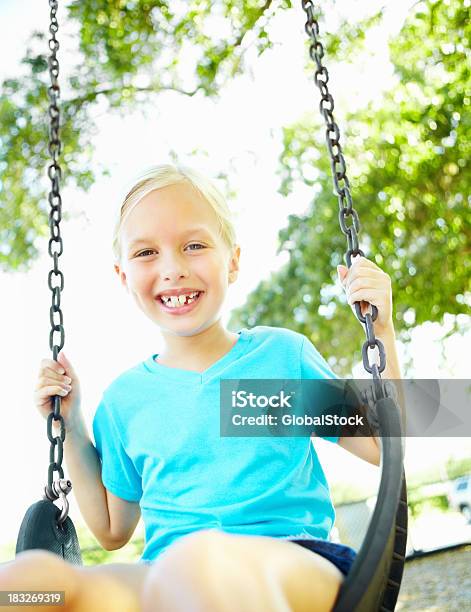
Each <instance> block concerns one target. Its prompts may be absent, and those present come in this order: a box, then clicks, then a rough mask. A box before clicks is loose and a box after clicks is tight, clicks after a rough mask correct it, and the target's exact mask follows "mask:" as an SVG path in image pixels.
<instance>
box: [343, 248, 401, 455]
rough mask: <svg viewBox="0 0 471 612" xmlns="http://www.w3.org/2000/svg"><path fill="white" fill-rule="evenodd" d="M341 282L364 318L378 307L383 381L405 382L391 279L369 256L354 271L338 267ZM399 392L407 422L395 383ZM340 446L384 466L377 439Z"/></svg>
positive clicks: (346, 441) (354, 440) (355, 440)
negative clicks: (394, 316)
mask: <svg viewBox="0 0 471 612" xmlns="http://www.w3.org/2000/svg"><path fill="white" fill-rule="evenodd" d="M337 271H338V275H339V278H340V282H341V283H342V285H343V288H344V289H345V292H346V294H347V298H348V302H349V304H350V305H351V307H352V310H353V311H354V312H355V308H354V303H355V302H360V303H361V312H362V315H365V313H366V312H367V311H368V308H367V304H366V303H365V302H369V303H370V304H373V305H374V306H376V307H377V308H378V316H377V318H376V321H375V322H374V323H373V327H374V332H375V337H376V338H378V340H380V341H381V342H382V343H383V345H384V350H385V353H386V367H385V369H384V371H383V373H382V378H383V379H386V380H393V379H394V380H400V379H402V374H401V369H400V366H399V358H398V355H397V348H396V334H395V331H394V324H393V321H392V292H391V279H390V277H389V275H388V274H386V273H385V272H383V271H382V270H381V269H380V268H379V267H378V266H377V265H376V264H375V263H373V262H372V261H369V260H368V259H366V258H365V257H360V258H359V259H358V260H357V261H355V262H354V263H353V264H352V266H351V267H350V269H348V268H347V267H346V266H338V268H337ZM395 388H396V390H397V393H398V402H399V408H400V410H401V418H402V420H403V423H404V394H403V390H402V385H401V384H400V383H399V384H398V383H396V384H395ZM339 445H340V446H341V447H342V448H344V449H345V450H348V451H349V452H350V453H353V454H354V455H356V456H357V457H360V459H364V460H365V461H368V462H369V463H372V464H374V465H380V457H381V452H380V441H379V438H377V437H375V436H370V437H361V438H360V437H358V438H354V437H347V436H345V437H341V438H340V439H339Z"/></svg>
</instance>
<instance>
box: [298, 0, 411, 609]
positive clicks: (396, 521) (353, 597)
mask: <svg viewBox="0 0 471 612" xmlns="http://www.w3.org/2000/svg"><path fill="white" fill-rule="evenodd" d="M302 7H303V9H304V11H305V13H306V16H307V21H306V24H305V30H306V33H307V35H308V36H309V38H310V47H309V55H310V57H311V59H312V60H313V61H315V63H316V66H317V70H316V72H315V74H314V81H315V83H316V85H317V87H318V88H319V90H320V92H321V102H320V111H321V114H322V116H323V117H324V120H325V123H326V141H327V147H328V149H329V154H330V159H331V168H332V176H333V182H334V190H335V193H336V195H337V196H338V201H339V207H340V210H339V223H340V228H341V230H342V232H343V233H344V234H345V235H346V237H347V243H348V250H347V251H346V254H345V259H346V263H347V267H348V268H350V267H351V265H352V261H351V259H352V256H353V257H354V256H357V255H361V256H363V257H364V253H363V251H362V250H361V249H360V248H359V244H358V232H359V231H360V222H359V218H358V214H357V212H356V210H355V209H354V208H353V203H352V196H351V193H350V183H349V181H348V178H347V175H346V164H345V159H344V156H343V153H342V148H341V146H340V142H339V138H340V130H339V127H338V125H337V123H336V122H335V120H334V116H333V110H334V99H333V98H332V95H331V94H330V93H329V89H328V87H327V83H328V81H329V74H328V72H327V68H326V67H325V66H324V65H323V64H322V58H323V57H324V48H323V46H322V43H321V42H320V41H319V39H318V35H319V24H318V21H317V19H316V18H315V16H314V5H313V2H312V0H302ZM350 216H352V217H353V220H352V221H353V223H352V225H351V226H347V225H346V218H347V217H350ZM369 306H371V309H372V312H371V313H370V312H366V313H365V315H364V316H363V315H362V314H361V305H360V303H359V302H355V313H356V316H357V318H358V320H359V321H360V322H361V323H362V324H364V325H365V332H366V336H367V340H366V341H365V343H364V344H363V347H362V357H363V366H364V368H365V370H366V371H367V372H368V373H369V374H372V377H373V381H374V385H373V392H372V397H370V398H369V402H368V404H369V407H370V409H371V411H372V412H373V415H374V419H375V420H376V421H377V427H378V430H379V436H380V439H381V481H380V485H379V491H378V496H377V502H376V506H375V509H374V512H373V516H372V518H371V520H370V524H369V526H368V530H367V532H366V535H365V538H364V540H363V543H362V546H361V548H360V550H359V551H358V554H357V556H356V558H355V561H354V563H353V565H352V567H351V569H350V572H349V573H348V575H347V577H346V579H345V581H344V582H343V584H342V587H341V588H340V591H339V594H338V597H337V600H336V603H335V606H334V612H377V611H378V612H389V611H393V610H394V608H395V606H396V602H397V597H398V595H399V589H400V586H401V580H402V573H403V569H404V561H405V551H406V543H407V490H406V481H405V475H404V465H403V450H402V428H401V418H400V412H399V408H398V406H397V404H396V403H395V401H394V397H393V393H391V390H390V388H389V387H388V384H387V383H384V382H383V381H382V380H381V372H383V371H384V369H385V367H386V353H385V350H384V346H383V344H382V342H381V341H380V340H379V339H377V338H375V335H374V329H373V321H375V320H376V318H377V316H378V309H377V308H376V306H374V305H371V304H370V305H369ZM376 346H377V347H378V350H379V357H380V363H379V366H378V365H377V364H376V363H374V364H373V365H371V364H370V363H369V358H368V349H369V348H372V349H374V348H375V347H376Z"/></svg>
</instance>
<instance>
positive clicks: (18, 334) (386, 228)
mask: <svg viewBox="0 0 471 612" xmlns="http://www.w3.org/2000/svg"><path fill="white" fill-rule="evenodd" d="M292 4H293V6H292ZM469 6H470V2H469V0H464V1H463V0H461V1H459V0H442V1H433V0H423V1H422V2H417V1H413V0H397V1H396V2H394V3H392V2H389V3H381V2H378V1H376V0H374V1H372V2H369V3H364V2H360V1H352V2H349V3H348V5H346V3H340V2H336V1H335V0H326V1H325V2H323V3H322V13H321V14H320V25H321V30H322V39H323V40H324V42H325V47H326V64H327V66H328V69H329V73H330V77H331V80H330V82H329V87H330V89H331V91H332V93H333V95H334V99H335V102H336V105H335V117H336V119H337V121H338V123H339V125H340V129H341V134H342V138H341V142H342V144H343V149H344V153H345V157H346V160H347V168H348V176H349V178H350V182H351V185H352V194H353V198H354V207H355V209H356V210H357V212H358V214H359V217H360V222H361V232H360V234H359V237H360V246H361V248H362V249H363V250H364V251H365V255H366V256H367V257H368V258H370V259H372V260H373V261H375V263H376V264H377V265H378V266H380V267H381V268H382V269H383V270H384V271H386V272H387V273H388V274H389V275H390V276H391V279H392V283H393V299H394V324H395V329H396V336H397V344H398V351H399V356H400V360H401V367H402V373H403V376H404V377H407V378H436V379H440V380H446V379H471V366H470V364H469V359H468V358H467V357H468V355H469V346H470V341H471V316H470V304H471V286H470V266H471V263H470V262H471V257H470V252H471V242H470V235H471V232H470V228H471V223H470V222H471V212H470V205H469V204H470V202H469V196H468V194H469V182H470V173H469V147H470V145H469V133H471V126H470V115H469V106H470V99H471V91H470V78H469V66H470V63H469V49H468V43H469V40H470V34H471V33H470V26H469ZM58 20H59V25H60V29H59V33H58V38H59V40H60V44H61V47H60V51H59V62H60V76H59V84H60V87H61V121H62V124H61V137H62V139H63V150H62V155H61V160H60V164H61V167H62V171H63V181H62V184H61V193H62V201H63V205H62V206H63V220H62V223H61V234H62V236H63V239H64V252H63V254H62V256H61V257H60V267H61V269H62V270H63V272H64V275H65V289H64V291H63V294H62V300H61V307H62V310H63V312H64V326H65V337H66V341H65V346H64V352H65V353H66V355H67V356H68V357H69V359H70V360H71V361H72V363H73V364H74V365H75V368H76V370H77V372H78V374H79V376H80V381H81V387H82V394H83V411H84V414H85V418H86V420H87V422H88V423H89V424H91V420H92V418H93V414H94V411H95V409H96V407H97V405H98V402H99V399H100V396H101V393H102V391H103V390H104V388H105V387H106V386H107V385H108V384H109V383H110V382H111V381H112V380H113V379H114V378H115V377H116V376H117V375H118V374H120V373H121V372H122V371H124V370H125V369H127V368H129V367H131V366H133V365H135V364H136V363H138V362H139V361H141V360H143V359H145V358H147V357H148V356H150V354H151V353H156V352H159V350H160V347H161V346H162V340H161V337H160V335H159V332H158V330H157V329H155V328H154V326H153V325H152V323H151V322H150V321H148V320H147V319H145V318H144V317H143V315H142V313H141V312H140V311H138V310H137V309H136V308H135V306H134V303H132V302H131V300H130V298H128V296H127V294H126V293H125V292H123V290H122V288H121V287H120V285H119V283H118V280H117V277H116V278H115V273H114V270H113V258H112V252H111V236H112V226H113V221H114V215H115V214H116V212H117V209H118V208H119V206H120V205H121V198H122V196H123V195H124V194H125V190H126V188H127V187H128V186H129V185H130V184H131V182H132V179H133V178H134V177H135V176H136V174H138V173H140V172H141V171H142V170H143V169H145V168H148V167H149V166H151V165H153V164H157V163H164V162H171V161H175V162H180V163H185V164H188V165H190V166H194V167H196V168H197V169H199V170H200V171H202V172H204V173H206V174H207V175H208V176H210V177H211V178H213V179H214V180H215V181H216V183H217V184H218V186H219V187H220V188H221V189H222V191H223V192H224V193H225V194H226V196H227V199H228V203H229V206H230V208H231V210H232V211H233V214H234V219H235V224H236V228H237V232H238V237H239V243H240V245H241V249H242V255H241V273H240V276H239V280H238V281H237V283H236V284H235V285H231V287H230V290H229V297H228V300H227V304H226V309H225V312H224V322H225V323H226V324H227V325H228V327H229V328H230V329H233V330H236V329H239V328H240V327H252V326H255V325H275V326H281V327H287V328H290V329H293V330H295V331H299V332H301V333H303V334H305V335H306V336H308V337H309V338H310V339H311V341H312V342H313V343H314V344H315V345H316V347H317V348H318V350H319V351H320V352H321V354H322V355H323V356H324V357H325V359H327V361H328V362H329V364H330V366H331V367H332V369H333V370H334V371H335V372H336V373H337V374H338V375H339V376H345V377H351V376H353V377H358V378H361V377H368V375H366V373H365V372H364V370H363V366H362V362H361V346H362V344H363V341H364V331H363V328H362V326H361V325H360V324H359V322H358V321H357V320H356V319H355V317H354V316H353V314H352V311H351V309H350V307H349V306H348V305H347V304H346V301H345V297H344V294H343V290H342V289H341V288H340V286H339V284H338V281H337V273H336V265H337V264H339V263H345V262H344V261H343V256H344V253H345V250H346V239H345V237H344V235H343V234H342V232H341V231H340V228H339V225H338V220H337V216H338V215H337V211H338V204H337V198H336V196H335V195H334V194H333V188H332V179H331V176H330V162H329V159H328V157H327V148H326V145H325V141H324V132H325V129H324V127H323V123H322V121H321V119H322V117H321V116H320V114H319V110H318V106H319V92H318V90H317V88H316V87H315V85H314V82H313V73H314V69H313V63H312V61H311V60H310V59H309V56H308V44H307V41H306V38H307V37H306V34H305V31H304V22H305V14H304V12H303V11H302V9H301V6H300V4H299V5H298V3H291V2H289V1H288V0H279V1H278V2H265V3H264V4H263V5H262V3H257V2H253V1H248V0H232V1H229V0H219V1H218V2H196V1H195V2H193V1H188V2H183V1H177V2H172V3H171V4H170V3H166V2H156V1H154V0H113V1H109V0H107V1H105V0H93V1H92V0H81V1H80V2H79V1H78V0H77V1H74V2H70V1H69V2H62V3H61V4H60V10H59V13H58ZM0 22H1V23H2V25H3V28H2V31H3V33H2V39H1V41H0V49H1V57H2V62H1V65H0V82H1V90H0V290H1V296H2V299H1V300H0V320H1V321H2V331H1V338H2V346H3V350H2V351H0V371H1V372H2V381H3V393H4V401H3V409H2V411H1V413H0V464H1V466H2V468H1V470H2V484H3V491H4V494H3V496H2V499H3V500H4V502H3V504H2V511H1V516H2V521H1V524H0V561H6V560H8V559H11V558H13V556H14V550H15V542H16V534H17V532H18V529H19V526H20V523H21V520H22V517H23V515H24V513H25V511H26V509H27V507H28V506H29V505H30V504H31V503H33V502H35V501H37V500H38V499H39V498H40V497H41V495H42V491H43V487H44V484H45V483H46V479H47V466H48V456H49V442H48V440H47V436H46V423H45V421H43V420H42V419H41V417H40V416H39V414H37V413H36V411H35V409H34V406H33V402H32V395H33V388H34V386H35V384H36V376H37V371H38V368H39V363H40V361H41V359H43V358H45V357H51V352H50V350H49V329H50V323H49V308H50V304H51V292H50V290H49V289H48V286H47V275H48V272H49V270H50V269H51V258H50V257H49V255H48V253H47V244H48V239H49V226H48V213H49V210H48V201H47V193H48V190H49V185H50V182H49V179H48V177H47V174H46V169H47V165H48V163H49V159H48V152H47V138H48V117H47V108H48V97H47V86H48V85H49V74H48V70H47V62H46V59H45V58H46V57H47V54H48V42H47V41H48V27H49V7H48V5H47V3H46V2H42V3H39V2H37V1H34V0H15V1H13V0H2V2H1V3H0ZM465 135H467V137H465ZM466 349H467V350H466ZM315 445H316V449H317V450H318V452H319V455H320V457H321V460H322V463H323V466H324V470H325V472H326V475H327V477H328V480H329V483H330V487H331V491H332V495H333V498H334V501H335V503H336V511H337V519H336V525H335V529H334V533H333V537H334V538H335V539H337V540H338V541H341V542H344V543H346V544H350V545H351V546H353V547H354V548H358V547H359V546H360V545H361V538H362V536H363V534H364V532H365V530H366V527H367V524H368V519H369V517H370V516H371V512H372V508H373V507H374V502H375V495H376V490H377V485H378V479H379V473H378V472H379V470H378V469H377V468H375V467H374V466H371V465H369V464H367V463H365V462H363V461H361V460H359V459H357V458H355V457H353V456H352V455H350V454H348V453H346V452H345V451H343V450H342V449H340V448H336V447H334V446H333V445H330V444H328V443H326V442H323V441H321V440H319V441H317V440H316V441H315ZM405 466H406V475H407V481H408V487H409V502H410V503H409V509H410V533H409V544H408V554H409V561H408V562H407V563H406V570H405V577H404V581H403V588H402V591H401V596H400V602H399V604H398V608H397V609H403V610H451V609H462V608H463V603H464V602H468V603H469V599H470V598H471V584H470V583H469V576H467V574H469V572H466V570H465V568H466V567H469V562H470V554H471V553H470V547H469V546H468V547H467V546H466V545H465V544H466V543H469V542H470V535H471V531H470V530H471V527H470V508H471V484H470V478H469V475H470V473H471V442H470V440H469V438H467V437H454V438H433V439H427V438H425V437H424V438H409V439H408V440H407V444H406V457H405ZM70 503H71V516H72V517H73V520H74V523H75V525H76V527H77V530H78V533H79V539H80V542H81V545H82V547H83V549H84V557H85V562H86V563H97V562H104V561H111V560H113V561H121V560H122V561H124V560H136V559H138V558H139V556H140V552H141V551H142V548H143V540H142V537H143V526H142V524H139V527H138V529H137V531H136V534H135V537H134V538H133V541H132V542H130V543H129V544H128V545H127V546H126V547H124V548H123V549H121V550H119V551H114V552H107V551H103V550H101V549H100V547H99V546H98V544H97V542H96V540H95V539H94V537H93V536H92V535H91V533H90V532H89V530H88V529H87V527H86V525H85V524H84V523H83V521H82V519H81V516H80V511H79V509H78V507H77V505H76V503H75V499H74V496H73V492H72V495H71V496H70ZM426 553H428V554H426ZM432 553H433V554H432ZM424 572H425V573H426V580H424V575H425V574H424ZM466 579H467V580H468V582H466ZM425 583H426V584H425ZM451 596H453V598H454V603H451V599H450V598H451ZM453 606H457V607H456V608H455V607H453Z"/></svg>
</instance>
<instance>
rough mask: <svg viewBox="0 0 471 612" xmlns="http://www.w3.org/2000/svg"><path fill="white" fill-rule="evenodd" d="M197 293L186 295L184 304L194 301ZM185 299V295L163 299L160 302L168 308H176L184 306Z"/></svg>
mask: <svg viewBox="0 0 471 612" xmlns="http://www.w3.org/2000/svg"><path fill="white" fill-rule="evenodd" d="M198 293H199V292H198V291H194V292H193V293H190V294H189V295H188V301H187V302H186V303H187V304H191V303H192V302H193V301H194V300H195V298H196V296H197V295H198ZM186 297H187V296H186V295H172V296H170V297H163V298H162V300H163V302H164V303H165V305H166V306H170V307H171V308H178V306H182V305H183V304H185V301H186Z"/></svg>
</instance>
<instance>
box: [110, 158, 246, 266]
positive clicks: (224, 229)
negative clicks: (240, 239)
mask: <svg viewBox="0 0 471 612" xmlns="http://www.w3.org/2000/svg"><path fill="white" fill-rule="evenodd" d="M179 183H189V184H190V185H192V186H193V187H194V188H195V189H196V190H197V191H199V193H200V194H201V195H202V196H203V197H204V199H205V200H206V201H207V202H208V204H209V205H210V206H211V208H212V209H213V210H214V212H215V213H216V217H217V219H218V223H219V228H218V229H219V236H220V237H221V238H222V240H223V241H224V243H225V244H226V245H227V246H228V247H229V249H230V250H232V248H233V247H234V245H235V243H236V232H235V229H234V225H233V222H232V215H231V211H230V210H229V207H228V206H227V203H226V199H225V198H224V196H223V195H222V193H221V192H220V191H219V189H218V188H217V187H216V185H215V184H214V183H213V182H212V181H210V180H209V179H208V178H206V177H205V176H203V175H202V174H201V173H199V172H197V171H196V170H194V169H192V168H189V167H188V166H182V165H178V166H177V165H175V166H172V165H170V164H162V165H159V166H154V167H152V168H150V169H149V170H147V171H146V172H145V173H143V174H142V175H141V176H140V177H139V179H138V180H137V182H136V183H135V184H134V185H133V186H132V187H131V189H130V190H129V192H128V193H127V195H126V197H125V198H124V202H123V204H122V206H121V208H120V210H119V214H118V216H117V219H116V222H115V226H114V231H113V254H114V257H115V261H117V262H119V261H120V260H121V242H120V231H121V226H122V224H123V223H124V221H125V220H126V218H127V217H128V215H129V214H130V213H131V211H132V210H133V209H134V207H135V206H137V204H139V202H140V201H141V200H142V198H144V197H145V196H146V195H147V194H149V193H150V192H151V191H155V190H156V189H161V188H163V187H169V186H171V185H177V184H179Z"/></svg>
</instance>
